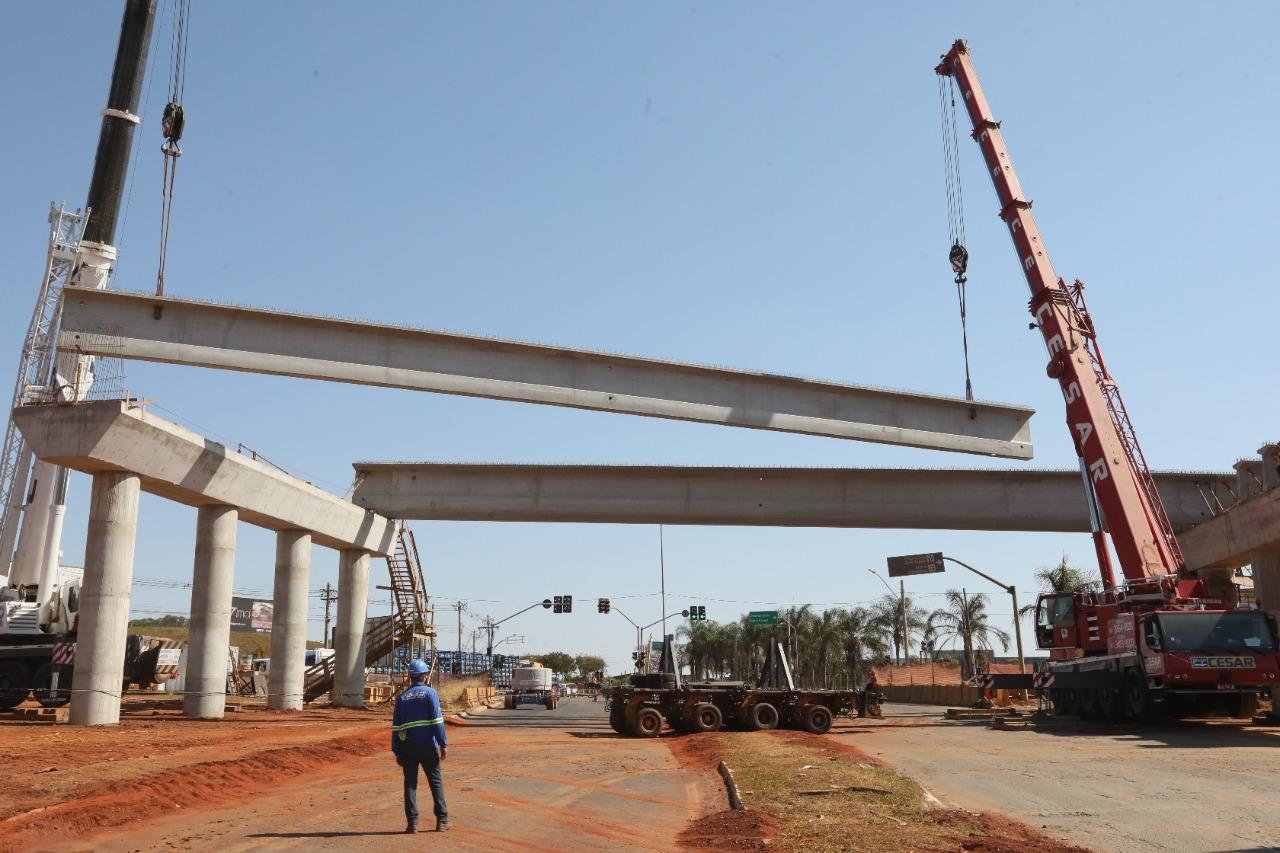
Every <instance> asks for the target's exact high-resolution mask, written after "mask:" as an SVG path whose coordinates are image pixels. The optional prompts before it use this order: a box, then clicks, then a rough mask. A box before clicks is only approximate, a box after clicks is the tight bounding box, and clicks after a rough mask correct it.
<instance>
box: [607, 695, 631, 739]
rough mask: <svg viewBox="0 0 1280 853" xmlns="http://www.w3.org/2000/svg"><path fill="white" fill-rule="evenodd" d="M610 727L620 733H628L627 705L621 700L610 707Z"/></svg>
mask: <svg viewBox="0 0 1280 853" xmlns="http://www.w3.org/2000/svg"><path fill="white" fill-rule="evenodd" d="M609 728H611V729H613V730H614V731H615V732H617V733H618V734H620V735H623V734H626V733H627V706H626V705H624V704H622V703H621V702H614V703H613V707H612V708H610V709H609Z"/></svg>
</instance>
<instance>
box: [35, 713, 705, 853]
mask: <svg viewBox="0 0 1280 853" xmlns="http://www.w3.org/2000/svg"><path fill="white" fill-rule="evenodd" d="M448 735H449V755H448V758H447V759H446V761H445V764H444V776H445V789H446V798H447V800H448V803H449V817H450V823H451V824H452V825H453V829H452V830H450V831H449V832H448V833H435V832H427V833H420V834H418V835H417V836H412V837H410V836H405V835H403V834H402V832H401V830H403V828H404V811H403V805H402V800H401V777H400V769H399V768H398V767H397V766H396V765H395V763H394V761H393V760H392V758H391V753H390V733H389V731H388V736H387V737H388V749H387V752H386V753H385V754H378V755H373V756H369V757H363V758H357V759H353V760H350V761H344V762H341V763H339V764H337V765H335V766H334V767H332V768H330V769H325V770H323V771H320V772H318V773H314V774H311V775H309V776H304V777H300V778H295V779H292V780H290V781H288V782H286V783H282V784H281V785H280V786H279V787H278V788H277V789H276V790H274V791H272V792H270V793H269V794H268V795H266V796H257V797H255V798H252V799H250V798H246V801H245V802H244V803H243V804H242V805H240V806H237V807H235V808H230V809H228V808H217V809H203V810H202V809H189V810H184V811H183V812H180V813H178V814H176V815H171V816H165V817H160V818H157V819H155V820H152V821H147V822H145V823H144V824H142V825H138V826H136V827H131V828H128V829H124V830H115V831H109V832H100V833H98V834H97V835H94V836H91V837H88V838H85V839H83V840H80V841H77V842H68V843H65V844H51V845H50V846H48V847H45V848H41V849H48V850H57V851H126V850H127V851H142V850H146V851H154V850H165V851H169V850H212V849H216V850H220V851H258V850H300V849H306V850H343V851H347V850H354V851H362V850H369V851H374V850H376V851H385V850H387V849H389V848H390V849H409V848H411V847H418V848H421V849H429V850H433V851H467V853H474V851H477V850H484V851H495V853H499V851H511V853H531V851H532V853H537V852H538V851H542V853H565V851H578V850H582V851H604V850H623V849H626V850H634V851H663V852H664V853H665V851H670V850H673V849H675V848H676V846H677V844H676V836H677V835H678V834H679V832H680V831H681V830H682V829H684V828H685V825H686V824H687V822H688V821H689V820H690V819H692V818H694V817H697V816H699V815H701V814H703V813H705V812H708V811H715V810H717V809H720V808H724V807H725V805H724V803H723V802H722V801H723V799H724V792H723V788H720V787H718V786H717V785H716V784H715V782H714V781H713V779H712V777H711V776H710V775H709V774H700V773H695V772H693V771H689V770H685V769H682V768H681V767H680V766H679V765H678V763H677V762H676V760H675V759H674V758H673V757H672V755H671V751H670V749H668V747H667V745H666V744H665V743H663V742H662V741H660V740H641V739H637V738H619V737H617V735H615V734H614V732H613V731H612V730H611V729H610V728H609V724H608V717H607V715H606V713H605V710H604V703H603V702H600V703H593V702H590V701H588V700H584V699H568V700H564V701H562V702H561V704H560V707H559V708H558V709H557V710H556V711H547V710H546V709H545V708H536V707H533V706H530V707H527V708H521V709H519V710H516V711H501V710H497V711H489V712H487V713H485V714H483V715H482V716H480V717H478V718H475V719H474V720H473V721H472V722H471V723H470V724H469V725H467V726H450V727H449V729H448ZM418 804H419V808H420V809H421V810H422V813H423V820H422V821H421V825H422V826H423V827H425V828H433V827H434V819H433V818H432V816H431V795H430V790H429V789H428V787H427V784H426V781H425V780H420V781H419V784H418Z"/></svg>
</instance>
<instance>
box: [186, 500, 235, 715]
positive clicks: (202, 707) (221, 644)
mask: <svg viewBox="0 0 1280 853" xmlns="http://www.w3.org/2000/svg"><path fill="white" fill-rule="evenodd" d="M239 517H240V513H239V510H237V509H236V508H235V507H231V506H221V505H214V506H202V507H200V508H199V509H198V510H197V512H196V554H195V567H194V570H193V572H192V576H191V632H190V639H189V640H188V642H187V675H186V683H185V686H184V687H183V697H182V712H183V714H185V715H186V716H188V717H198V718H201V719H221V718H222V715H223V713H224V711H225V710H226V702H227V649H228V647H229V645H230V643H231V582H232V579H233V578H234V577H235V569H236V522H237V521H239Z"/></svg>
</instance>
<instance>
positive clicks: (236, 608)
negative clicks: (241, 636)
mask: <svg viewBox="0 0 1280 853" xmlns="http://www.w3.org/2000/svg"><path fill="white" fill-rule="evenodd" d="M271 608H272V603H271V602H270V601H263V600H262V599H258V598H240V597H239V596H236V597H234V598H232V599H231V630H232V631H257V632H258V633H266V632H268V631H270V630H271Z"/></svg>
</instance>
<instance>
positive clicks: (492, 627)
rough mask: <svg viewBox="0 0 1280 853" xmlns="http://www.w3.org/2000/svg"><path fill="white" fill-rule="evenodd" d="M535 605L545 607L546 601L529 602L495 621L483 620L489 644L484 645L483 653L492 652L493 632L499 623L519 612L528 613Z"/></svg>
mask: <svg viewBox="0 0 1280 853" xmlns="http://www.w3.org/2000/svg"><path fill="white" fill-rule="evenodd" d="M535 607H546V603H545V602H542V601H535V602H534V603H533V604H530V605H529V606H528V607H526V608H524V609H523V610H517V611H516V612H515V613H512V614H511V615H510V616H508V617H507V618H506V619H499V620H498V621H497V622H494V621H493V620H492V619H487V620H485V623H484V625H483V626H481V627H483V628H484V629H485V630H486V631H487V632H488V634H489V644H488V646H486V647H485V654H487V655H492V654H493V632H494V630H495V629H496V628H497V627H498V626H499V625H501V624H502V623H503V622H507V621H509V620H511V619H514V618H516V617H517V616H519V615H520V614H521V613H528V612H529V611H530V610H532V609H533V608H535Z"/></svg>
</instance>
